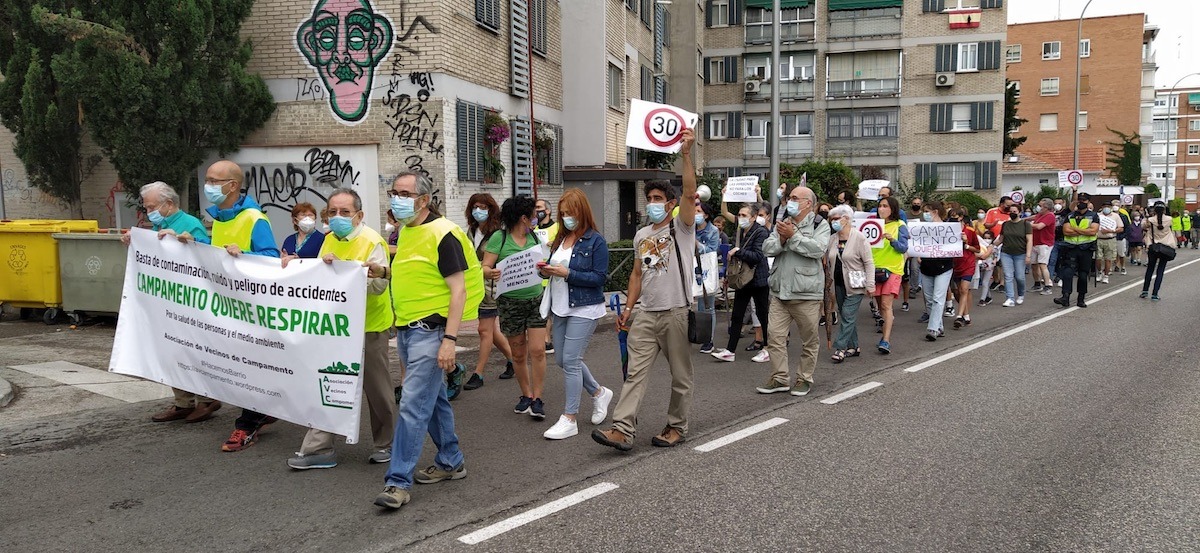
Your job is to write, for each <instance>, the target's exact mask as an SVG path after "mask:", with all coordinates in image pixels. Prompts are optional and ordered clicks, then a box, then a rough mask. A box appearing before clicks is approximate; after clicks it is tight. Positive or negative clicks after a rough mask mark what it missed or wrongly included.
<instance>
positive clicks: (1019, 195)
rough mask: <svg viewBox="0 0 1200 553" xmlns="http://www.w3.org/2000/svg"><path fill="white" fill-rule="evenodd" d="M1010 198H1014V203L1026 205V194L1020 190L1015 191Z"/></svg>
mask: <svg viewBox="0 0 1200 553" xmlns="http://www.w3.org/2000/svg"><path fill="white" fill-rule="evenodd" d="M1008 197H1009V198H1012V201H1013V203H1018V204H1023V203H1025V193H1024V192H1021V191H1020V190H1013V192H1012V194H1009V195H1008Z"/></svg>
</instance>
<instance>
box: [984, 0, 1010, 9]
mask: <svg viewBox="0 0 1200 553" xmlns="http://www.w3.org/2000/svg"><path fill="white" fill-rule="evenodd" d="M979 7H980V8H983V9H985V10H987V9H993V8H1003V7H1004V0H980V2H979Z"/></svg>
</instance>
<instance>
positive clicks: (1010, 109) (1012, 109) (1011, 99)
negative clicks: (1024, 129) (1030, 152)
mask: <svg viewBox="0 0 1200 553" xmlns="http://www.w3.org/2000/svg"><path fill="white" fill-rule="evenodd" d="M1020 104H1021V100H1020V99H1019V98H1017V87H1015V86H1013V83H1012V81H1009V80H1005V81H1004V155H1005V156H1006V157H1007V156H1011V155H1013V154H1014V153H1016V151H1017V148H1020V147H1021V145H1022V144H1024V143H1025V141H1026V140H1028V139H1029V137H1027V136H1014V135H1013V133H1015V132H1017V129H1020V128H1021V125H1024V124H1025V123H1028V122H1029V120H1027V119H1021V117H1020V116H1019V115H1017V106H1018V105H1020Z"/></svg>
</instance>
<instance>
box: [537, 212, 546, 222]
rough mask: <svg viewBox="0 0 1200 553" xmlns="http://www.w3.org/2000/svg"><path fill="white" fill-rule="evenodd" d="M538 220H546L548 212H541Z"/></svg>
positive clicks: (538, 213)
mask: <svg viewBox="0 0 1200 553" xmlns="http://www.w3.org/2000/svg"><path fill="white" fill-rule="evenodd" d="M537 218H538V220H539V221H541V220H542V219H545V218H546V212H545V211H539V212H537Z"/></svg>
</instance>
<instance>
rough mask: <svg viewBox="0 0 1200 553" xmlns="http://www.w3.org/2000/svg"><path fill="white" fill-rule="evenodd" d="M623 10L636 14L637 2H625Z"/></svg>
mask: <svg viewBox="0 0 1200 553" xmlns="http://www.w3.org/2000/svg"><path fill="white" fill-rule="evenodd" d="M625 9H627V10H629V11H631V12H633V13H637V11H638V0H625Z"/></svg>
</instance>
